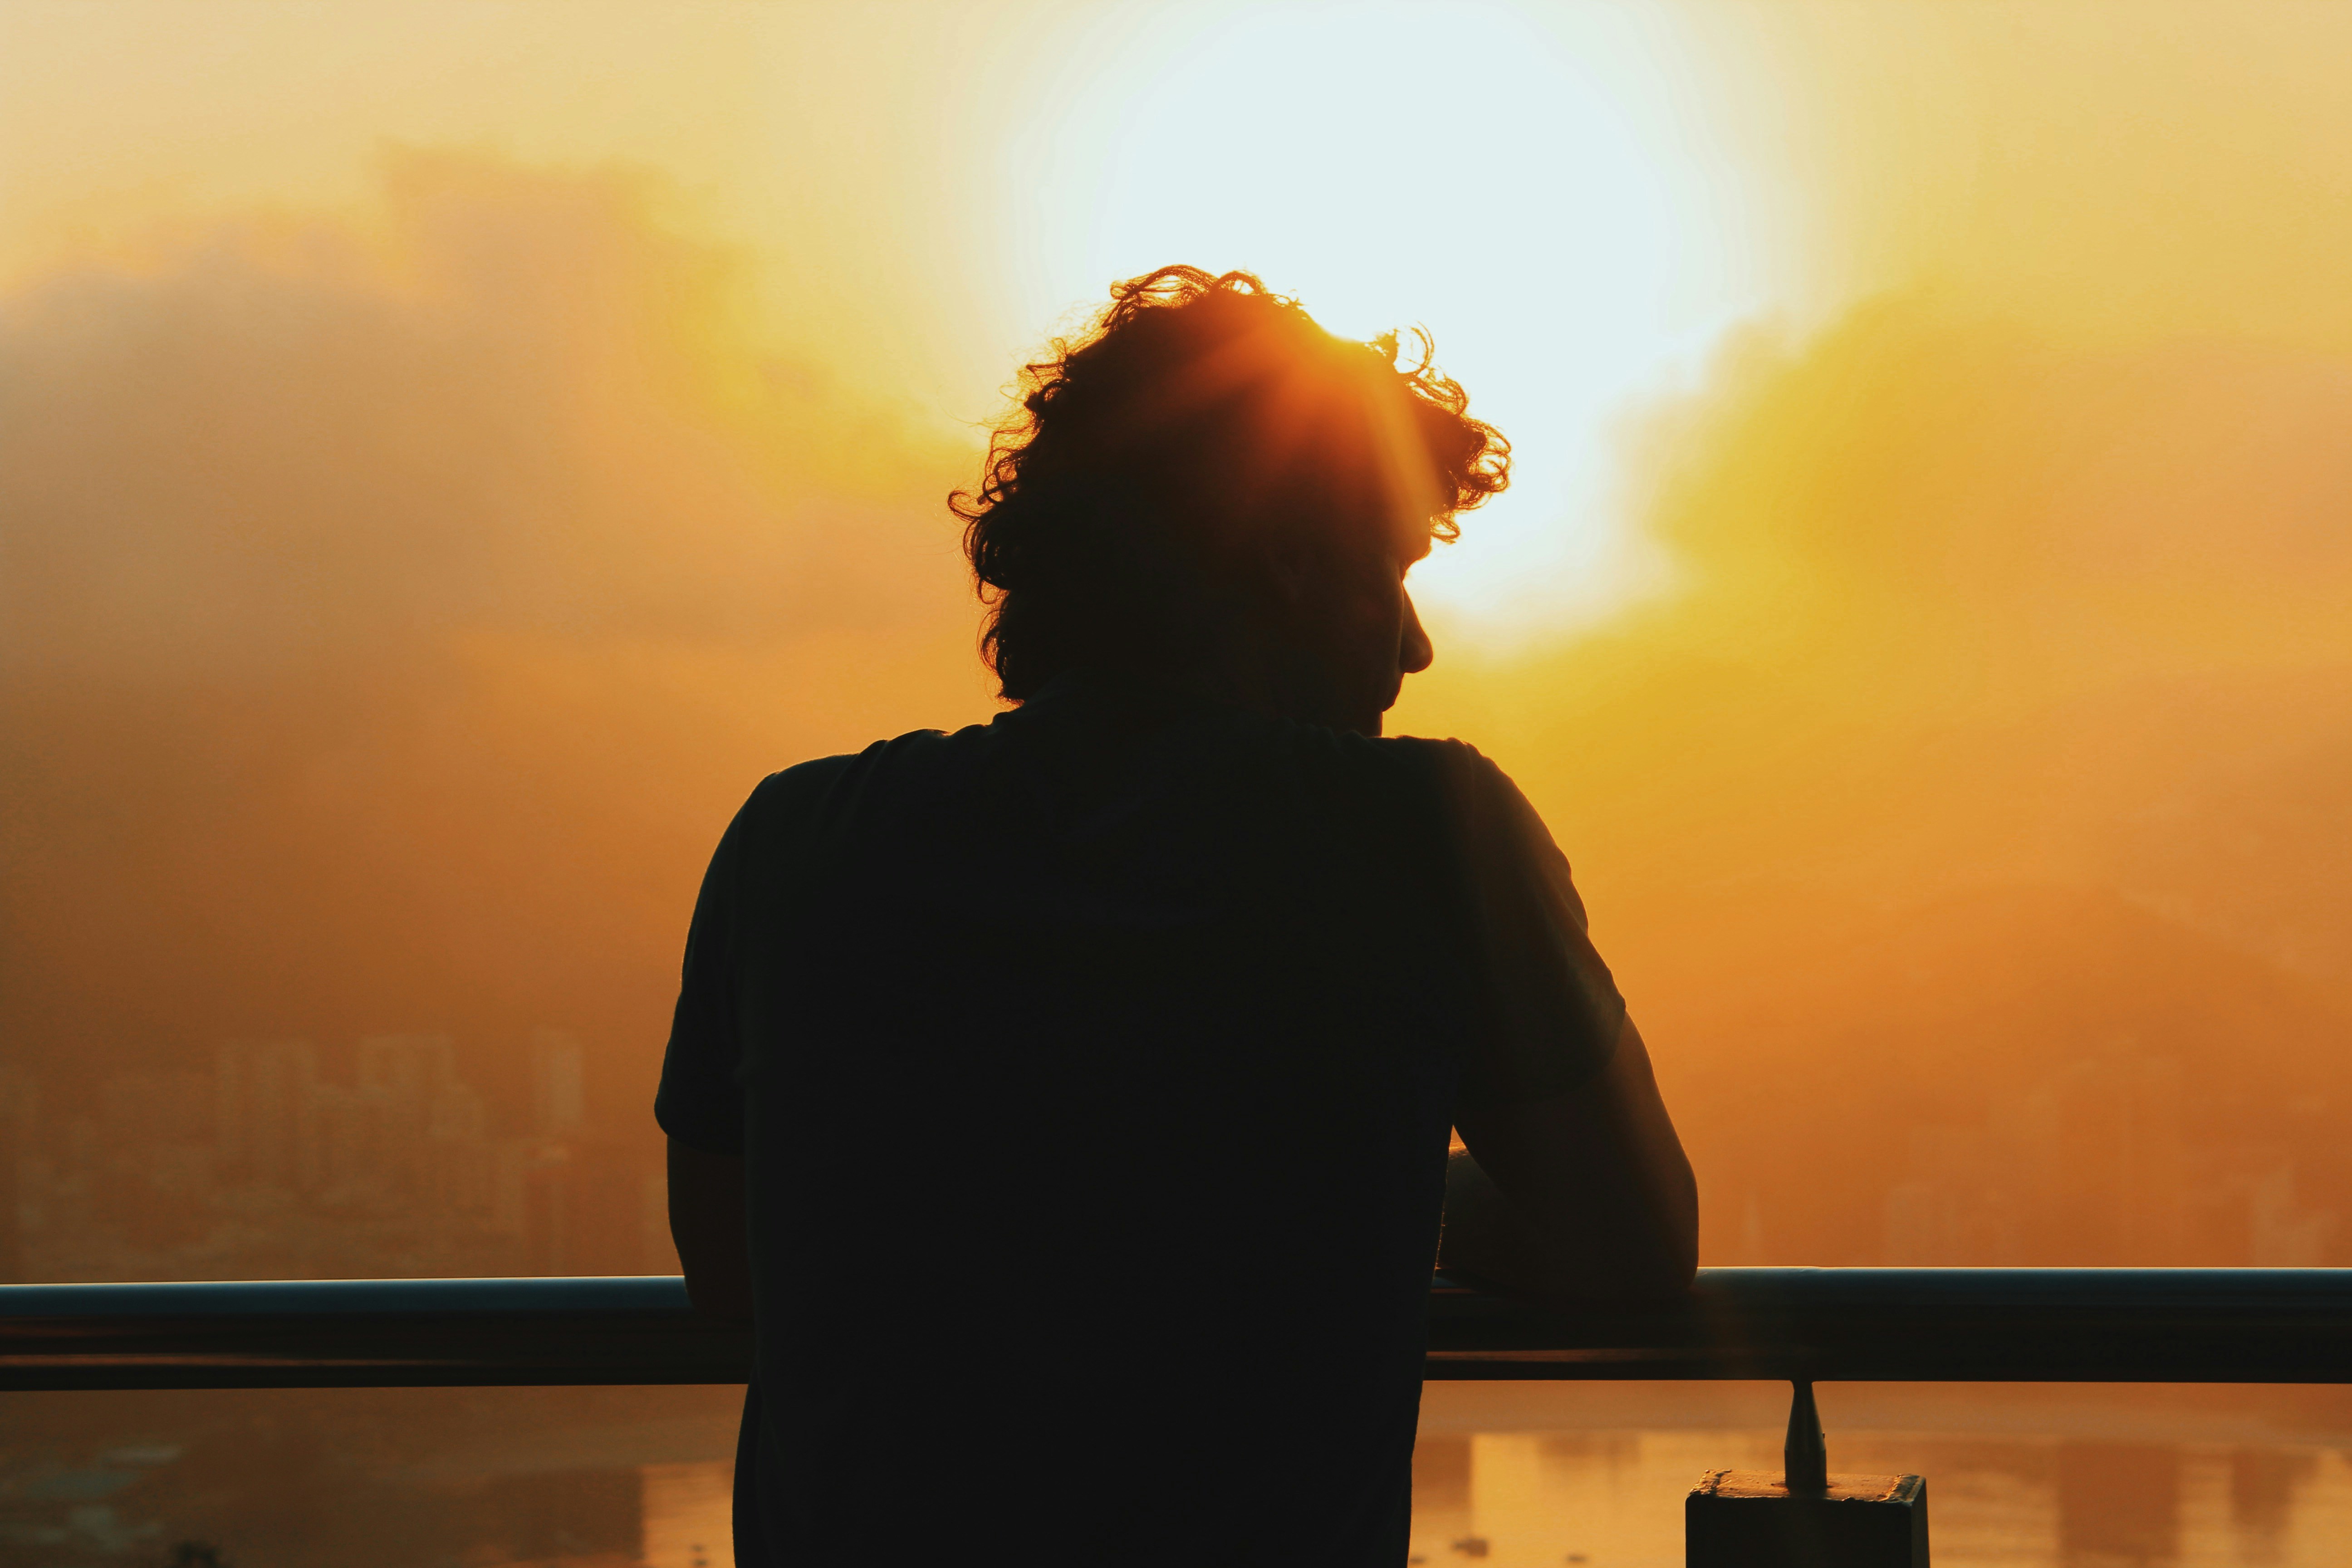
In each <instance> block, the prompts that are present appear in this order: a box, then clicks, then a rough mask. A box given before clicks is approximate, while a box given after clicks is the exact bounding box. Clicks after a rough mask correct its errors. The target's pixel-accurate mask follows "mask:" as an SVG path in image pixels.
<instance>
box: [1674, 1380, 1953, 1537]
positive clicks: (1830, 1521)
mask: <svg viewBox="0 0 2352 1568" xmlns="http://www.w3.org/2000/svg"><path fill="white" fill-rule="evenodd" d="M1780 1457H1781V1469H1780V1474H1778V1475H1774V1474H1773V1473H1772V1472H1770V1471H1769V1470H1710V1471H1708V1472H1707V1473H1706V1476H1705V1477H1704V1478H1702V1479H1701V1480H1700V1481H1699V1483H1698V1485H1697V1486H1696V1487H1694V1488H1693V1489H1691V1494H1690V1496H1689V1497H1688V1498H1686V1499H1685V1500H1684V1503H1683V1560H1684V1562H1685V1564H1686V1568H1927V1482H1926V1481H1925V1480H1924V1479H1921V1478H1919V1477H1917V1476H1832V1475H1831V1474H1830V1473H1829V1445H1828V1443H1827V1442H1826V1441H1825V1440H1824V1439H1823V1437H1822V1418H1821V1411H1820V1409H1819V1407H1818V1406H1817V1405H1814V1403H1813V1384H1812V1380H1811V1378H1805V1377H1801V1378H1797V1379H1795V1380H1793V1384H1792V1386H1791V1387H1790V1398H1789V1435H1788V1436H1787V1437H1786V1438H1785V1439H1784V1440H1783V1442H1782V1445H1781V1449H1780Z"/></svg>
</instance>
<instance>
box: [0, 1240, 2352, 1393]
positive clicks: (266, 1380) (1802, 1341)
mask: <svg viewBox="0 0 2352 1568" xmlns="http://www.w3.org/2000/svg"><path fill="white" fill-rule="evenodd" d="M1247 1289H1248V1286H1247V1282H1246V1281H1242V1280H1237V1281H1235V1284H1234V1290H1235V1292H1236V1294H1245V1293H1246V1291H1247ZM1429 1306H1430V1329H1429V1346H1430V1348H1429V1360H1428V1373H1429V1375H1430V1376H1431V1377H1435V1378H1811V1379H1815V1380H1822V1381H1828V1380H1839V1379H1874V1380H1888V1381H1910V1380H1916V1381H1930V1382H1942V1381H1990V1380H2000V1381H2019V1382H2132V1383H2345V1382H2352V1269H2343V1268H1708V1269H1702V1270H1701V1271H1700V1274H1699V1279H1698V1283H1697V1285H1696V1287H1695V1288H1694V1289H1693V1290H1692V1292H1691V1295H1690V1297H1689V1299H1688V1300H1686V1301H1683V1302H1678V1303H1676V1304H1675V1305H1674V1306H1671V1307H1665V1308H1650V1309H1644V1310H1638V1311H1636V1310H1619V1311H1596V1310H1580V1311H1572V1312H1558V1311H1550V1310H1544V1309H1542V1308H1539V1307H1536V1306H1532V1305H1529V1304H1528V1303H1526V1302H1523V1301H1518V1300H1512V1299H1509V1298H1507V1297H1503V1296H1498V1295H1495V1294H1492V1293H1490V1292H1486V1291H1483V1290H1479V1289H1475V1288H1473V1287H1471V1286H1469V1285H1467V1284H1465V1283H1462V1282H1460V1281H1458V1280H1453V1279H1447V1278H1445V1277H1444V1276H1439V1277H1438V1278H1437V1279H1435V1280H1434V1281H1433V1285H1432V1289H1431V1291H1430V1298H1429ZM750 1375H751V1336H750V1335H749V1334H748V1333H747V1332H745V1331H742V1330H740V1329H735V1328H730V1327H727V1326H725V1325H721V1324H717V1323H713V1322H711V1321H708V1320H706V1319H703V1318H699V1317H698V1316H696V1314H695V1313H694V1311H693V1310H692V1309H691V1308H690V1307H688V1304H687V1300H686V1289H685V1286H684V1284H683V1282H682V1281H680V1280H678V1279H676V1278H674V1277H673V1278H658V1277H625V1278H609V1279H336V1280H286V1281H263V1282H242V1281H236V1282H223V1283H205V1284H158V1285H9V1286H0V1389H101V1388H114V1389H121V1388H285V1387H424V1386H436V1385H438V1386H454V1385H460V1384H508V1385H530V1384H537V1385H546V1384H661V1383H741V1382H743V1381H744V1380H745V1379H747V1378H748V1377H749V1376H750Z"/></svg>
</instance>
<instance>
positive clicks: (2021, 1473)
mask: <svg viewBox="0 0 2352 1568" xmlns="http://www.w3.org/2000/svg"><path fill="white" fill-rule="evenodd" d="M739 1397H740V1395H739V1394H738V1393H737V1392H736V1391H734V1390H731V1389H722V1388H708V1389H706V1388H691V1389H503V1390H492V1389H483V1390H463V1389H446V1390H352V1391H342V1392H337V1391H324V1390H321V1391H289V1392H272V1393H243V1394H8V1395H0V1568H19V1565H21V1568H102V1565H121V1568H146V1565H149V1564H154V1565H158V1568H160V1565H162V1564H166V1563H171V1562H172V1561H173V1552H174V1550H175V1548H177V1547H178V1546H179V1544H180V1543H182V1542H206V1543H209V1544H211V1545H214V1546H215V1547H217V1548H218V1550H219V1554H220V1557H221V1559H222V1560H223V1561H225V1562H226V1563H230V1564H232V1565H234V1568H312V1565H316V1568H378V1565H380V1568H520V1565H524V1564H529V1565H530V1568H639V1565H643V1568H732V1556H731V1553H730V1552H729V1550H728V1539H729V1528H728V1514H729V1506H730V1498H729V1493H730V1480H731V1470H730V1456H731V1454H732V1452H733V1447H734V1436H735V1414H736V1405H737V1400H738V1399H739ZM1821 1398H1822V1419H1823V1422H1824V1424H1825V1425H1826V1426H1828V1428H1829V1432H1830V1454H1831V1467H1832V1469H1834V1470H1841V1471H1879V1472H1902V1471H1916V1472H1917V1473H1920V1474H1923V1475H1925V1476H1926V1477H1927V1480H1928V1496H1929V1501H1930V1513H1931V1518H1932V1522H1933V1539H1934V1552H1935V1561H1936V1563H1937V1565H1938V1568H1979V1565H1982V1568H1992V1565H1994V1564H1999V1565H2000V1568H2320V1565H2322V1564H2326V1568H2339V1565H2340V1564H2342V1563H2346V1562H2347V1561H2352V1396H2347V1394H2344V1393H2342V1392H2339V1391H2336V1390H2332V1389H2289V1390H2252V1389H2203V1390H2198V1389H2189V1390H2177V1389H2176V1390H2164V1389H2102V1388H2066V1389H2049V1388H2036V1387H2031V1386H2024V1387H2019V1386H2009V1385H2003V1386H2000V1387H1985V1388H1968V1387H1954V1386H1944V1387H1935V1386H1926V1387H1917V1386H1898V1385H1882V1386H1857V1385H1846V1384H1824V1385H1822V1389H1821ZM1785 1407H1786V1391H1785V1389H1783V1388H1776V1387H1774V1386H1771V1385H1768V1384H1432V1385H1430V1389H1429V1392H1428V1394H1427V1397H1426V1399H1425V1401H1424V1408H1423V1423H1422V1439H1421V1443H1420V1447H1419V1451H1418V1454H1417V1457H1416V1462H1415V1477H1414V1480H1415V1504H1414V1527H1413V1539H1412V1555H1413V1557H1414V1558H1415V1559H1417V1560H1418V1561H1419V1562H1421V1563H1423V1564H1424V1565H1425V1568H1473V1565H1475V1568H1537V1565H1541V1568H1679V1565H1680V1564H1681V1563H1682V1500H1683V1496H1684V1494H1685V1493H1686V1492H1687V1491H1688V1490H1689V1489H1690V1487H1691V1485H1692V1484H1693V1482H1695V1481H1696V1479H1698V1477H1699V1476H1700V1475H1701V1474H1702V1473H1704V1472H1705V1471H1706V1470H1709V1469H1718V1468H1757V1469H1775V1468H1779V1463H1780V1419H1781V1416H1782V1414H1783V1412H1784V1411H1785ZM1051 1495H1052V1489H1051V1487H1050V1485H1046V1486H1043V1487H1041V1489H1040V1497H1041V1509H1042V1510H1045V1511H1046V1513H1047V1515H1048V1516H1047V1517H1045V1518H1041V1520H1040V1521H1039V1522H1040V1526H1041V1533H1049V1532H1050V1528H1051V1519H1050V1498H1051ZM996 1560H1001V1561H1006V1562H1018V1561H1019V1559H1018V1556H1017V1554H1002V1555H1000V1556H999V1557H998V1558H997V1559H996Z"/></svg>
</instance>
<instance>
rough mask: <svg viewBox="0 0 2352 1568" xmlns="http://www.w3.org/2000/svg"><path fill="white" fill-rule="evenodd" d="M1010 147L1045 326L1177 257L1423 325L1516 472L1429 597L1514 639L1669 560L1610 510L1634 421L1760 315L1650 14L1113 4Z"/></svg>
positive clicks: (1673, 64) (1318, 302) (1354, 323)
mask: <svg viewBox="0 0 2352 1568" xmlns="http://www.w3.org/2000/svg"><path fill="white" fill-rule="evenodd" d="M1063 85H1064V87H1065V88H1066V90H1065V91H1062V92H1057V93H1055V94H1052V95H1050V96H1049V97H1048V99H1047V101H1048V102H1050V103H1052V104H1053V105H1054V108H1053V110H1051V111H1050V112H1049V113H1047V114H1045V115H1042V116H1040V117H1039V119H1038V120H1037V121H1036V122H1035V123H1034V124H1033V125H1032V126H1031V127H1030V128H1029V129H1028V131H1027V132H1026V133H1025V134H1024V135H1023V136H1022V137H1020V138H1019V139H1018V140H1017V141H1016V142H1014V143H1013V148H1012V155H1013V164H1014V166H1013V168H1012V169H1010V170H1008V171H1007V174H1008V175H1009V178H1008V181H1007V184H1009V186H1010V187H1011V188H1012V189H1013V190H1015V191H1018V192H1021V193H1023V196H1022V199H1021V201H1020V203H1019V204H1018V205H1016V207H1015V210H1014V213H1013V216H1014V218H1015V223H1014V227H1015V230H1016V232H1015V234H1014V235H1013V239H1012V242H1011V243H1012V249H1013V254H1014V255H1015V257H1016V258H1017V268H1018V270H1017V274H1016V279H1015V287H1016V289H1017V290H1018V292H1019V294H1020V296H1021V298H1022V300H1023V301H1024V307H1025V308H1026V309H1027V310H1028V311H1029V313H1030V316H1031V319H1033V320H1047V319H1051V317H1052V315H1053V313H1054V312H1055V310H1061V309H1066V308H1067V307H1069V306H1070V305H1071V303H1072V302H1073V301H1087V300H1096V299H1098V298H1100V296H1101V292H1102V288H1103V285H1104V284H1105V283H1106V282H1107V281H1108V279H1112V278H1115V277H1120V276H1125V275H1129V274H1132V273H1136V272H1140V271H1144V270H1146V269H1148V268H1151V267H1154V266H1158V265H1160V264H1162V263H1165V262H1169V261H1176V260H1183V261H1192V262H1196V263H1198V264H1200V265H1203V266H1208V267H1213V268H1225V267H1244V268H1249V269H1251V270H1253V271H1255V272H1257V273H1258V274H1259V275H1260V276H1262V277H1264V278H1265V279H1266V280H1267V282H1268V283H1269V284H1271V285H1273V286H1274V287H1276V288H1277V289H1282V290H1283V291H1285V292H1288V293H1293V294H1296V295H1297V296H1298V297H1299V298H1300V299H1301V300H1304V301H1305V303H1306V304H1307V307H1308V309H1310V310H1313V311H1314V312H1315V313H1316V315H1317V317H1318V320H1320V321H1323V322H1324V324H1325V325H1327V326H1328V327H1330V328H1332V329H1333V330H1334V331H1340V332H1344V333H1347V334H1349V335H1351V336H1370V335H1371V334H1373V333H1376V332H1379V331H1384V330H1387V329H1389V328H1391V327H1396V326H1410V325H1412V324H1414V323H1421V324H1424V325H1426V326H1427V327H1428V328H1429V329H1430V330H1431V331H1433V333H1434V334H1435V336H1436V340H1437V345H1438V362H1439V363H1440V364H1441V365H1442V366H1444V369H1445V370H1446V371H1448V372H1449V373H1450V374H1454V376H1456V377H1457V378H1459V379H1460V380H1461V381H1462V382H1463V383H1464V384H1465V385H1466V386H1467V387H1468V388H1469V389H1470V392H1471V395H1472V399H1473V408H1474V411H1475V412H1476V413H1478V414H1479V415H1481V416H1485V417H1486V418H1489V419H1491V420H1493V421H1494V422H1495V423H1496V424H1497V425H1498V426H1501V427H1502V429H1503V430H1504V432H1505V433H1506V434H1507V435H1508V436H1509V437H1511V439H1512V441H1513V443H1514V445H1515V447H1516V450H1517V479H1516V481H1515V483H1514V485H1513V488H1512V489H1511V491H1510V493H1508V494H1507V495H1506V496H1504V497H1502V498H1501V499H1500V500H1497V501H1496V502H1494V503H1493V504H1491V505H1490V506H1489V507H1488V508H1486V510H1483V511H1481V512H1480V513H1479V514H1478V516H1477V518H1476V519H1475V522H1474V523H1473V524H1472V525H1471V526H1470V528H1469V529H1468V531H1466V533H1465V540H1466V541H1467V542H1465V544H1464V545H1463V546H1462V547H1460V548H1459V549H1456V550H1451V551H1441V552H1438V554H1437V555H1436V556H1435V557H1434V558H1433V560H1432V561H1431V562H1430V563H1428V565H1426V566H1425V567H1423V569H1422V570H1421V571H1420V572H1419V573H1418V574H1416V579H1415V581H1416V584H1417V585H1418V586H1419V588H1420V590H1421V592H1422V594H1423V597H1425V598H1427V599H1428V600H1430V601H1431V602H1432V605H1433V608H1434V609H1435V610H1436V612H1437V613H1438V614H1439V615H1440V616H1441V617H1443V618H1444V619H1445V620H1446V621H1448V622H1449V623H1450V624H1451V625H1452V626H1454V628H1455V629H1457V630H1462V631H1469V632H1472V633H1473V634H1474V635H1478V636H1481V637H1488V638H1493V639H1496V640H1505V641H1512V642H1516V641H1519V640H1521V639H1523V638H1524V637H1527V636H1528V635H1532V634H1539V633H1541V632H1543V631H1546V630H1551V629H1556V628H1557V627H1559V626H1561V625H1563V624H1569V623H1573V622H1575V621H1579V620H1583V619H1589V618H1591V617H1592V616H1596V615H1599V614H1602V613H1605V612H1606V611H1607V610H1608V609H1609V608H1611V607H1612V606H1614V605H1619V604H1622V603H1623V602H1625V600H1627V599H1628V598H1629V597H1632V596H1635V595H1639V594H1640V593H1642V592H1643V591H1644V589H1645V588H1647V587H1649V586H1651V585H1653V584H1654V583H1655V582H1656V581H1657V578H1658V575H1659V568H1658V566H1657V565H1656V563H1654V562H1653V561H1651V560H1650V559H1649V558H1648V557H1647V556H1646V554H1645V552H1644V551H1643V548H1642V545H1641V542H1639V541H1638V540H1637V539H1635V538H1634V537H1633V536H1632V535H1631V533H1630V532H1629V531H1628V530H1627V529H1626V528H1625V527H1624V526H1623V523H1622V519H1621V518H1620V517H1619V516H1618V515H1617V513H1616V511H1615V510H1614V509H1613V507H1612V426H1613V423H1614V421H1615V420H1616V419H1617V417H1618V416H1620V415H1621V414H1622V412H1623V411H1625V410H1626V409H1627V408H1628V407H1629V406H1630V405H1632V404H1633V403H1634V402H1636V401H1637V400H1638V399H1639V398H1641V397H1642V396H1643V395H1645V394H1654V393H1655V392H1657V391H1658V390H1661V389H1662V388H1663V387H1664V385H1665V384H1668V383H1669V382H1670V381H1671V380H1672V379H1673V377H1674V376H1675V374H1676V373H1677V371H1678V370H1680V369H1682V368H1683V367H1685V366H1688V365H1689V364H1691V363H1694V362H1695V361H1696V359H1697V358H1698V357H1699V356H1700V355H1702V354H1703V353H1704V352H1705V350H1706V347H1707V345H1708V344H1710V343H1711V342H1713V341H1714V339H1715V338H1716V337H1717V335H1718V334H1719V333H1720V332H1721V331H1722V330H1723V328H1724V327H1725V326H1726V325H1727V323H1728V322H1729V321H1732V320H1734V319H1736V318H1737V317H1738V316H1740V315H1742V314H1744V313H1747V312H1748V311H1749V310H1753V309H1755V308H1756V304H1757V299H1758V292H1759V284H1758V281H1757V279H1755V277H1754V276H1753V273H1754V270H1755V268H1753V266H1752V265H1749V264H1748V262H1747V261H1745V260H1744V259H1743V257H1742V254H1741V252H1742V247H1741V245H1740V244H1739V243H1738V234H1737V232H1736V231H1737V229H1738V224H1737V222H1736V221H1734V220H1733V219H1732V218H1731V217H1730V216H1729V215H1728V214H1727V208H1729V207H1730V206H1731V205H1734V204H1733V197H1732V196H1731V195H1727V193H1726V191H1725V190H1724V189H1722V187H1723V186H1724V185H1725V184H1726V183H1727V180H1726V174H1725V171H1724V170H1723V168H1722V167H1721V166H1720V160H1716V159H1712V158H1710V157H1706V156H1702V155H1701V154H1700V153H1696V152H1695V151H1694V148H1696V147H1703V146H1704V140H1705V139H1704V137H1703V136H1694V135H1693V134H1692V129H1691V125H1690V123H1689V121H1690V119H1691V116H1690V112H1689V111H1690V110H1691V104H1690V103H1689V102H1688V101H1687V100H1688V99H1690V98H1691V97H1693V96H1695V95H1694V94H1692V93H1690V92H1689V91H1688V90H1687V89H1688V82H1687V67H1686V65H1685V63H1683V62H1680V61H1679V60H1678V58H1677V56H1676V53H1675V39H1674V38H1673V37H1672V36H1671V32H1670V30H1669V29H1668V28H1667V26H1665V24H1664V20H1663V19H1662V18H1661V17H1660V16H1659V15H1658V14H1656V13H1653V12H1648V11H1636V10H1630V9H1614V10H1612V9H1602V8H1580V9H1576V10H1573V11H1565V10H1563V11H1561V12H1559V13H1553V12H1544V13H1538V12H1535V11H1532V10H1521V9H1515V8H1508V7H1501V6H1477V5H1453V6H1443V7H1441V6H1434V5H1388V6H1380V5H1371V6H1365V5H1350V6H1348V7H1345V8H1339V7H1331V6H1323V5H1274V6H1266V5H1254V6H1248V7H1238V6H1237V7H1232V8H1228V9H1223V10H1217V9H1213V8H1199V9H1192V8H1180V9H1176V10H1173V11H1170V10H1162V11H1158V12H1154V13H1150V14H1142V13H1121V14H1119V16H1118V20H1117V21H1116V23H1115V24H1108V25H1099V26H1096V27H1095V28H1094V29H1093V30H1091V31H1090V32H1088V33H1087V34H1086V35H1084V36H1083V37H1078V38H1076V39H1075V40H1074V41H1073V47H1072V48H1071V53H1070V58H1069V61H1068V64H1067V66H1066V69H1065V72H1064V76H1063Z"/></svg>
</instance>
